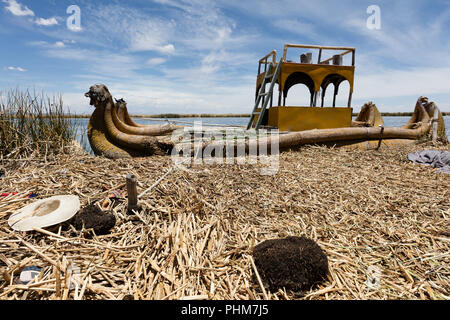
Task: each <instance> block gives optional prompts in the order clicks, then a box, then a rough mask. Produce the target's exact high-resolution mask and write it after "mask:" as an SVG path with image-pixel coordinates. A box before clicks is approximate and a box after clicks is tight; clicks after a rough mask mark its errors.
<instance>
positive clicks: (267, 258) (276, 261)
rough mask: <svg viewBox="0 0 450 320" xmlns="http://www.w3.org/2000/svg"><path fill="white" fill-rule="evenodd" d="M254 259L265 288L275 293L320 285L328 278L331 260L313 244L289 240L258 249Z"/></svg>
mask: <svg viewBox="0 0 450 320" xmlns="http://www.w3.org/2000/svg"><path fill="white" fill-rule="evenodd" d="M253 257H254V260H255V265H256V267H257V269H258V273H259V274H260V276H261V279H262V281H263V283H264V285H265V286H268V287H269V289H270V290H271V291H273V292H275V291H277V290H278V289H282V288H283V287H284V288H286V290H292V291H296V292H298V291H302V290H308V289H310V288H311V286H313V285H315V284H317V283H320V282H321V281H323V280H324V279H325V278H326V275H327V274H328V259H327V256H326V255H325V253H324V252H323V251H322V249H321V248H320V247H319V245H318V244H317V243H315V242H314V241H313V240H310V239H307V238H305V237H288V238H285V239H275V240H267V241H264V242H262V243H260V244H259V245H257V246H256V247H255V248H254V250H253Z"/></svg>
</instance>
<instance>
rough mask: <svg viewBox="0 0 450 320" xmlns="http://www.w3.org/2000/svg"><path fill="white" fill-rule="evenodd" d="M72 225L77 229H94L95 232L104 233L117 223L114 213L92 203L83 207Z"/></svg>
mask: <svg viewBox="0 0 450 320" xmlns="http://www.w3.org/2000/svg"><path fill="white" fill-rule="evenodd" d="M72 225H73V226H74V227H75V229H77V230H82V229H83V227H84V228H85V229H93V230H94V232H95V234H97V235H104V234H107V233H108V232H109V230H111V229H112V228H114V226H115V225H116V217H115V216H114V215H113V214H106V213H104V212H103V211H102V210H101V209H100V208H99V207H98V206H97V205H95V204H94V203H93V204H90V205H88V206H86V207H84V208H83V209H81V210H80V211H79V212H78V213H77V214H76V215H75V217H74V218H73V220H72Z"/></svg>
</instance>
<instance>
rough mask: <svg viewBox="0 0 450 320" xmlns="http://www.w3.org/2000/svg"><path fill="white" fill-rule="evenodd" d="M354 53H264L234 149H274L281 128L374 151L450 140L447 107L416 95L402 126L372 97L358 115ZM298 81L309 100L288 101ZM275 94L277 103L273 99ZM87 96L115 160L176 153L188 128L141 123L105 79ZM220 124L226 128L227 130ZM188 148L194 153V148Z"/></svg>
mask: <svg viewBox="0 0 450 320" xmlns="http://www.w3.org/2000/svg"><path fill="white" fill-rule="evenodd" d="M293 49H296V50H299V49H300V50H303V51H306V52H304V53H302V54H301V55H300V58H299V59H298V61H293V60H288V59H287V56H288V55H287V54H288V50H293ZM327 52H332V55H331V57H328V58H327V57H325V55H326V53H327ZM350 55H351V57H350ZM355 56H356V49H355V48H347V47H327V46H311V45H293V44H286V45H285V46H284V51H283V56H282V57H281V58H280V59H279V60H277V52H276V51H275V50H274V51H272V52H270V53H269V54H267V55H266V56H264V57H263V58H262V59H260V60H259V64H258V73H257V77H256V92H255V105H254V108H253V111H252V113H251V116H250V119H249V123H248V125H247V127H246V128H245V127H243V128H242V130H243V131H245V132H246V133H245V132H244V134H243V135H244V139H241V140H239V141H240V142H239V141H238V142H236V143H235V145H234V147H235V148H236V149H237V148H240V147H241V148H243V149H244V150H245V152H246V153H248V152H249V150H254V149H252V148H258V146H260V145H261V144H265V145H266V148H267V147H268V150H269V151H270V149H271V146H272V145H273V142H274V141H273V140H274V135H272V134H270V135H269V134H267V132H276V133H277V135H276V143H277V146H278V147H279V149H281V150H282V149H288V148H295V147H298V146H301V145H306V144H327V145H333V146H339V147H340V146H347V147H348V146H352V147H358V148H364V149H370V148H379V147H380V146H381V145H385V146H393V145H403V144H412V143H416V142H417V141H418V140H427V139H430V140H433V141H437V140H441V141H443V142H445V143H447V140H446V135H445V123H444V118H443V116H442V113H441V112H440V110H439V108H438V107H437V106H436V104H435V103H434V102H430V101H429V99H428V98H426V97H422V96H421V97H419V99H418V100H417V103H416V105H415V109H414V113H413V115H412V117H411V118H410V120H409V121H408V122H407V123H406V124H405V125H404V126H402V127H399V128H397V127H385V126H384V121H383V118H382V116H381V114H380V112H379V110H378V109H377V107H376V105H375V104H373V103H372V102H368V103H366V104H365V105H364V106H363V107H362V108H361V111H360V112H359V114H358V116H357V117H356V118H355V119H354V120H352V114H353V108H352V96H353V89H354V79H355V60H356V57H355ZM324 57H325V58H324ZM349 57H350V59H346V58H349ZM313 59H314V61H313ZM345 61H348V62H347V63H345ZM345 82H348V84H349V94H348V99H347V105H346V106H337V105H336V101H337V96H338V94H339V89H340V86H341V84H342V83H345ZM297 84H302V85H305V86H306V87H307V88H308V91H309V94H310V96H309V101H310V103H309V105H308V106H286V98H287V96H288V94H289V92H290V89H291V88H292V87H293V86H295V85H297ZM330 85H333V88H334V91H333V102H332V105H331V106H325V105H324V103H325V96H326V92H327V89H328V88H329V87H330ZM276 87H277V88H278V92H276V90H275V88H276ZM276 93H278V99H277V100H278V103H277V104H276V105H275V104H274V98H275V99H276V95H275V94H276ZM85 96H86V97H88V98H90V104H91V105H93V106H94V107H95V111H94V112H93V114H92V116H91V118H90V121H89V126H88V138H89V142H90V144H91V147H92V150H93V151H94V153H95V154H96V155H98V156H104V157H107V158H113V159H117V158H132V157H144V156H152V155H164V154H170V153H171V152H172V150H173V149H174V148H175V147H177V144H178V141H177V139H174V138H173V137H174V132H176V131H179V130H185V131H186V127H183V126H179V125H175V124H174V123H167V124H164V125H141V124H138V123H136V122H135V121H134V120H133V119H132V118H131V117H130V115H129V113H128V109H127V104H126V102H125V101H124V100H123V99H120V100H115V101H114V100H113V97H112V95H111V93H110V92H109V90H108V88H107V87H106V86H105V85H103V84H98V85H94V86H92V87H91V88H90V90H89V92H87V93H86V94H85ZM319 100H320V101H319ZM319 103H320V106H319V105H318V104H319ZM244 129H245V130H244ZM215 130H216V131H217V130H219V131H220V130H222V131H223V132H224V131H226V130H227V128H226V127H223V128H215ZM175 136H176V135H175ZM239 144H241V145H240V146H239ZM211 147H214V148H216V150H217V148H225V144H224V141H218V140H217V139H215V140H214V141H205V140H202V141H201V147H200V148H202V149H205V148H211ZM189 152H190V153H191V154H194V152H195V150H193V149H191V150H190V151H189ZM221 154H223V153H221Z"/></svg>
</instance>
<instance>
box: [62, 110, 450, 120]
mask: <svg viewBox="0 0 450 320" xmlns="http://www.w3.org/2000/svg"><path fill="white" fill-rule="evenodd" d="M413 114H414V113H413V112H382V113H381V116H383V117H411V116H412V115H413ZM357 115H358V114H357V113H353V114H352V116H354V117H356V116H357ZM442 116H444V117H447V116H450V112H442ZM64 117H65V118H71V119H88V118H90V117H91V115H88V114H65V115H64ZM131 117H132V118H138V119H139V118H149V119H178V118H180V119H181V118H250V114H243V113H239V114H232V113H228V114H209V113H201V114H179V113H167V114H152V115H143V114H133V115H131Z"/></svg>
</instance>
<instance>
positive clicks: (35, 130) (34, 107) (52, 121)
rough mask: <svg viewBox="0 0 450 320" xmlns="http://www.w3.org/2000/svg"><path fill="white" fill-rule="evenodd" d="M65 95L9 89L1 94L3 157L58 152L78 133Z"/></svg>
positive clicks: (0, 150)
mask: <svg viewBox="0 0 450 320" xmlns="http://www.w3.org/2000/svg"><path fill="white" fill-rule="evenodd" d="M66 111H67V108H65V107H64V103H63V100H62V96H61V95H55V96H53V97H48V96H47V95H45V94H44V93H36V92H30V91H29V90H26V91H21V90H19V89H15V90H9V91H7V92H6V93H2V94H0V157H1V158H3V159H4V158H13V159H17V158H23V157H28V156H30V155H32V154H35V155H47V154H51V153H58V152H61V151H63V150H64V147H65V146H67V145H69V144H71V143H72V141H73V140H74V139H75V137H76V134H77V127H76V126H73V125H72V123H71V120H70V119H69V118H68V117H67V113H66Z"/></svg>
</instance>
